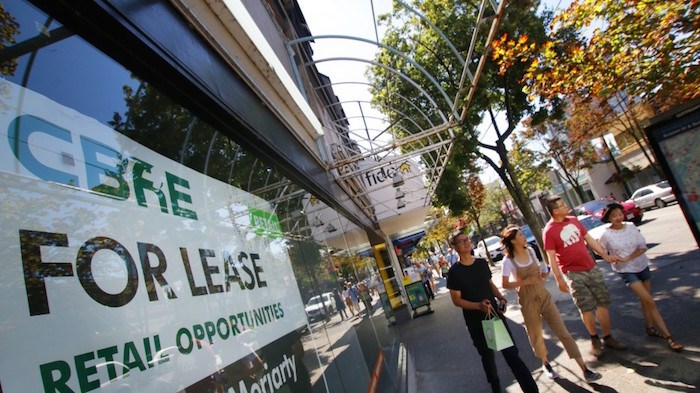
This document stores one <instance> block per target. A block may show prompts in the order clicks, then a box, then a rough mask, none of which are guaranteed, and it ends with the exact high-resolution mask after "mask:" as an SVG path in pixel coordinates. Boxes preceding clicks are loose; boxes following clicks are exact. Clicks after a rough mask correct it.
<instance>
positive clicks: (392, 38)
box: [368, 0, 546, 213]
mask: <svg viewBox="0 0 700 393" xmlns="http://www.w3.org/2000/svg"><path fill="white" fill-rule="evenodd" d="M411 5H412V7H414V8H416V9H417V10H418V11H419V12H421V13H422V14H423V15H424V16H425V17H426V18H427V19H428V20H430V21H431V22H432V23H434V24H435V25H436V26H437V28H438V29H439V30H440V31H441V32H442V33H444V34H445V36H446V37H447V39H448V40H449V41H451V42H452V43H453V44H454V46H455V47H456V49H457V51H458V52H459V54H460V55H461V56H462V57H465V56H466V54H467V53H468V49H469V48H468V45H469V39H467V37H471V36H472V35H473V33H474V29H475V28H477V29H482V30H481V31H480V36H481V37H485V36H487V31H488V28H489V26H490V25H489V24H487V23H483V24H480V25H478V26H477V25H476V24H475V22H476V18H477V12H478V7H477V6H476V4H471V3H467V2H461V1H456V0H430V1H421V2H418V1H414V2H412V4H411ZM537 6H538V2H537V1H527V0H515V1H512V2H509V4H508V7H507V8H506V12H505V15H503V16H502V22H501V24H500V26H501V27H500V30H501V34H507V35H511V36H513V35H518V34H523V33H525V34H528V36H529V37H531V39H534V40H536V41H537V42H540V41H544V40H545V38H546V34H545V28H544V26H545V25H544V21H545V19H544V18H543V17H541V16H538V15H536V14H535V12H534V10H535V9H536V8H537ZM491 12H492V11H491ZM380 20H381V22H382V23H384V24H385V25H386V26H387V32H386V35H385V38H384V40H383V43H384V44H386V45H388V46H390V47H393V48H396V49H397V50H399V51H401V52H402V53H406V54H407V56H409V57H410V58H411V59H413V60H415V61H416V62H417V63H418V64H420V65H421V66H422V67H423V68H425V69H426V70H428V71H429V73H430V74H431V75H432V76H433V77H434V79H435V80H436V81H437V83H438V85H439V86H440V87H442V89H444V91H445V93H446V94H447V96H448V97H456V96H457V95H458V93H460V94H462V96H463V93H464V92H458V91H457V88H458V86H459V79H460V76H461V75H460V74H461V70H462V69H463V66H462V64H461V63H460V61H459V60H458V57H457V56H456V55H455V54H454V53H453V52H452V50H451V49H450V47H449V45H448V44H447V42H446V41H445V40H444V39H442V38H441V37H440V35H439V34H438V32H436V31H435V29H433V28H432V27H430V26H429V25H428V24H426V23H425V22H424V21H422V20H421V19H420V18H418V17H417V16H416V15H415V14H413V13H411V12H408V11H407V10H406V9H405V8H403V7H401V6H399V5H398V4H394V11H393V13H392V14H391V15H383V16H382V17H381V18H380ZM484 49H485V48H484V42H483V41H481V42H477V43H476V47H475V50H474V52H473V58H470V59H466V61H467V63H468V64H470V65H472V66H471V70H472V72H473V71H474V67H475V66H474V65H475V64H476V63H477V62H478V58H479V56H480V54H481V53H482V52H483V51H484ZM375 60H376V61H377V62H379V63H382V64H385V65H387V66H388V67H390V68H393V69H396V70H398V71H400V72H402V73H403V74H405V75H407V76H408V77H410V78H411V79H413V80H415V81H416V83H417V84H418V85H420V86H422V87H423V88H424V89H425V90H426V91H427V92H428V95H429V96H430V97H432V98H434V100H435V103H433V102H431V101H430V100H429V99H428V97H426V96H425V95H424V94H423V93H421V92H420V91H418V90H416V88H415V87H414V86H413V85H412V84H411V83H409V82H407V81H406V80H405V79H403V78H401V77H400V76H399V75H397V74H396V73H393V72H391V71H390V70H388V69H387V68H384V67H381V66H374V67H372V68H371V69H370V70H369V72H368V78H369V80H370V82H371V83H372V84H373V88H372V94H373V100H374V102H376V103H378V104H381V105H380V107H384V108H386V107H389V108H392V107H393V108H402V110H403V111H404V112H408V115H409V116H410V117H412V118H414V119H416V120H417V121H421V122H422V123H421V127H422V128H429V125H430V123H429V122H428V121H427V120H425V121H424V118H425V117H426V116H424V115H427V117H428V118H429V119H431V122H432V123H433V124H441V123H443V122H444V118H441V117H440V116H439V114H440V113H443V114H444V116H446V117H449V116H450V115H454V116H455V117H457V118H458V117H459V116H458V114H454V113H451V111H452V107H451V105H452V102H451V101H450V100H449V99H448V100H445V99H444V98H443V94H442V92H441V91H440V90H439V89H438V87H437V86H435V85H434V84H433V83H432V82H431V81H430V80H429V78H427V77H426V76H425V75H423V74H422V73H421V72H420V70H419V69H418V68H417V67H415V66H414V65H412V64H410V62H409V61H407V60H406V59H405V58H403V57H400V56H397V55H396V54H394V53H392V52H390V51H388V50H381V51H380V52H379V53H378V54H377V56H376V58H375ZM526 69H527V64H522V65H521V64H514V65H513V66H512V67H510V68H509V69H508V70H507V72H503V73H499V69H498V67H497V66H496V65H495V64H488V63H487V65H486V67H485V69H484V72H483V74H482V77H481V79H480V82H479V88H478V89H477V90H476V95H475V98H474V100H473V102H472V105H471V106H470V110H469V111H468V112H467V114H466V119H465V122H464V123H463V125H462V126H461V127H459V128H458V129H456V130H455V131H456V133H457V134H458V135H457V139H456V140H455V144H454V146H453V152H452V155H451V157H450V162H449V163H448V164H447V165H446V168H445V171H444V173H443V176H442V179H441V182H440V184H439V185H438V187H437V189H436V194H435V199H434V201H433V202H434V204H435V205H443V206H448V207H449V208H450V209H451V210H452V211H454V212H457V213H461V212H464V211H467V209H468V208H469V200H470V199H469V198H468V195H467V194H466V189H465V188H464V187H462V186H461V185H462V182H463V177H462V174H463V173H473V172H474V171H475V168H476V167H477V165H476V164H475V162H476V160H477V158H479V157H480V158H485V156H484V155H483V154H481V153H480V152H479V150H478V146H479V141H478V140H477V138H478V135H477V134H476V125H477V124H479V123H480V122H481V117H482V116H481V114H482V113H483V112H484V111H486V110H491V109H493V110H503V111H505V112H506V116H507V119H508V126H507V129H506V130H500V131H498V132H499V141H498V142H497V144H496V146H493V147H491V148H492V149H497V148H498V149H500V151H499V152H498V153H499V156H500V158H501V161H507V160H508V157H507V154H506V153H507V152H506V150H505V148H504V147H503V145H504V144H503V142H504V141H505V140H506V139H507V138H508V137H509V136H510V134H511V133H512V132H513V130H514V129H515V127H516V125H517V124H518V122H519V121H520V120H521V119H522V117H523V115H524V114H526V113H530V112H532V111H533V107H532V106H531V103H530V102H529V101H528V100H527V99H526V98H527V97H526V95H525V93H524V92H523V91H522V89H521V88H520V87H519V85H518V83H519V81H520V79H521V78H522V75H523V73H524V72H526ZM399 94H400V95H402V96H404V97H410V99H411V100H412V102H413V103H414V104H415V106H416V108H420V109H421V110H423V112H421V111H418V110H416V109H415V108H411V107H408V108H407V107H406V105H405V103H403V102H402V101H401V99H400V97H399V96H398V95H399ZM387 115H388V116H389V118H390V119H391V120H392V121H396V120H398V119H396V118H395V117H396V116H397V115H396V114H393V113H391V112H388V113H387ZM392 132H393V133H394V135H397V136H403V134H402V132H400V131H397V130H392ZM426 162H429V161H428V160H426ZM487 162H489V164H491V165H492V166H497V164H495V163H494V162H493V161H487ZM497 171H499V175H501V177H502V179H503V180H504V182H507V184H508V185H509V187H508V188H509V190H516V189H517V186H515V185H511V184H512V180H511V176H512V174H511V175H509V174H508V169H507V167H506V168H497ZM516 182H517V180H516ZM523 199H524V198H516V203H520V202H521V201H522V200H523Z"/></svg>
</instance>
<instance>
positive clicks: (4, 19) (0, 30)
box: [0, 3, 19, 75]
mask: <svg viewBox="0 0 700 393" xmlns="http://www.w3.org/2000/svg"><path fill="white" fill-rule="evenodd" d="M17 34H19V23H17V20H16V19H15V18H14V17H13V16H12V15H10V13H9V12H7V10H5V5H4V4H2V3H0V50H2V49H5V48H7V47H8V46H11V45H12V44H14V43H16V42H17V41H16V40H15V36H16V35H17ZM16 68H17V59H10V60H5V61H3V62H2V63H0V74H2V75H14V73H15V69H16Z"/></svg>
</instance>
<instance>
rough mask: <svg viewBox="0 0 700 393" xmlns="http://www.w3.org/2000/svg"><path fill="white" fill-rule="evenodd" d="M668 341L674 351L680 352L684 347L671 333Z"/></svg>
mask: <svg viewBox="0 0 700 393" xmlns="http://www.w3.org/2000/svg"><path fill="white" fill-rule="evenodd" d="M666 343H668V347H669V348H671V350H672V351H673V352H680V351H681V350H682V349H683V346H682V345H681V344H679V343H678V342H676V340H674V339H673V337H671V335H670V334H669V335H668V336H666Z"/></svg>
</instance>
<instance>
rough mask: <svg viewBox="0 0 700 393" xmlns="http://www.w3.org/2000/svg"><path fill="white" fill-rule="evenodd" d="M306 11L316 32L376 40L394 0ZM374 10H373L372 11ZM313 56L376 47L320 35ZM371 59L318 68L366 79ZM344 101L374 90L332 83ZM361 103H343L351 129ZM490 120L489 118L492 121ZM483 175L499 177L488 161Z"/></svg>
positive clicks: (311, 3) (334, 75) (322, 2)
mask: <svg viewBox="0 0 700 393" xmlns="http://www.w3.org/2000/svg"><path fill="white" fill-rule="evenodd" d="M571 1H572V0H545V1H543V3H542V6H544V7H547V8H550V9H563V8H565V7H568V5H569V4H570V3H571ZM298 3H299V6H300V7H301V10H302V12H303V14H304V18H305V19H306V22H307V25H308V26H309V29H310V31H311V34H312V35H314V36H322V35H345V36H354V37H361V38H365V39H368V40H372V41H375V40H376V37H377V35H378V36H379V37H380V39H381V37H382V34H383V30H382V29H381V26H376V25H375V23H374V20H376V17H378V16H379V15H381V14H384V13H388V12H391V3H392V2H391V0H298ZM373 12H374V14H373ZM312 49H313V51H314V59H315V60H316V61H318V60H321V59H332V58H339V57H343V58H358V59H373V57H374V53H375V52H376V51H377V47H376V46H374V45H372V44H368V43H364V42H359V41H355V40H350V39H341V38H318V39H316V40H315V42H314V43H312ZM368 66H370V64H369V63H366V62H360V61H347V60H343V61H341V60H333V61H330V60H329V61H321V62H318V63H317V64H316V67H317V68H318V70H319V71H320V72H321V73H323V74H325V75H327V76H328V77H330V79H331V81H333V83H338V82H348V81H366V80H367V79H366V78H365V76H364V73H365V70H366V68H367V67H368ZM333 89H334V91H335V93H336V95H337V96H338V98H339V100H340V101H341V102H344V101H358V100H359V101H370V100H371V94H370V93H369V91H368V90H367V89H368V87H367V86H366V85H357V84H340V85H335V86H334V87H333ZM359 106H360V105H358V104H357V103H353V104H349V103H348V104H344V105H343V108H344V110H345V113H346V115H347V116H348V117H349V118H350V129H351V130H353V129H360V128H364V124H363V123H362V120H361V119H360V117H359V116H360V108H359ZM362 111H363V113H364V115H365V116H368V117H369V118H368V119H367V120H366V121H367V122H368V128H370V129H375V130H382V129H384V128H386V126H387V125H388V123H386V122H385V121H383V120H376V119H373V118H371V117H382V115H381V114H380V113H378V112H377V111H374V110H372V109H370V108H369V104H362ZM489 123H490V122H489ZM478 129H479V131H480V135H481V137H480V140H481V141H482V142H485V143H490V142H493V141H494V140H495V138H496V135H495V132H494V129H493V127H491V126H490V124H481V125H479V126H478ZM494 157H495V159H496V161H498V158H497V156H495V155H494ZM483 167H484V168H485V170H484V172H483V173H482V175H481V179H482V181H483V182H486V183H489V182H491V181H494V180H496V179H497V178H498V175H497V174H496V172H495V171H493V170H492V169H490V167H488V165H487V164H486V163H483Z"/></svg>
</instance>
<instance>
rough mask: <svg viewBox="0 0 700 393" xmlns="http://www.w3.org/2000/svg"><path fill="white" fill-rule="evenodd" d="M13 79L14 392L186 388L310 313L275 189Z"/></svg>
mask: <svg viewBox="0 0 700 393" xmlns="http://www.w3.org/2000/svg"><path fill="white" fill-rule="evenodd" d="M2 84H3V86H2V88H3V92H4V94H3V96H2V98H0V100H1V101H2V105H1V106H0V214H1V217H2V231H1V232H0V266H2V274H1V275H0V347H1V348H2V355H0V384H1V386H2V391H3V392H6V393H8V392H39V391H47V392H54V391H56V392H88V391H94V390H98V391H124V389H125V388H129V389H130V391H148V392H158V391H164V392H165V391H168V392H170V391H178V390H182V389H185V388H187V387H188V386H190V385H191V384H193V383H195V382H196V381H201V380H202V379H203V378H207V377H208V376H211V375H216V373H217V372H218V371H220V370H223V369H225V368H227V367H230V366H231V365H234V364H241V365H242V366H241V367H244V365H245V364H247V363H248V361H247V360H246V359H249V358H251V356H255V354H256V351H257V350H259V349H260V348H263V347H265V346H269V345H270V344H274V342H275V341H276V340H278V339H280V338H281V337H283V336H287V333H289V332H290V331H294V330H295V329H296V328H298V327H300V326H302V325H303V324H305V323H306V321H305V317H304V311H303V305H302V303H301V297H300V295H299V292H298V287H297V285H296V281H295V278H294V275H293V272H292V268H291V263H290V260H289V257H288V253H287V248H286V243H285V241H284V239H282V238H281V237H280V230H279V221H278V220H277V217H276V216H275V215H274V214H273V213H272V212H270V211H269V210H270V209H269V206H268V204H267V203H266V202H265V201H264V200H261V199H259V198H257V197H255V196H253V195H251V194H248V193H246V192H244V191H242V190H240V189H237V188H235V187H231V186H230V185H227V184H224V183H222V182H220V181H217V180H214V179H212V178H209V177H207V176H204V175H202V174H200V173H198V172H196V171H193V170H191V169H189V168H187V167H184V166H182V165H179V164H178V163H176V162H173V161H172V160H169V159H167V158H165V157H163V156H161V155H159V154H157V153H155V152H154V151H152V150H149V149H147V148H145V147H144V146H142V145H140V144H138V143H135V142H134V141H132V140H130V139H129V138H126V137H124V136H123V135H121V134H119V133H116V132H114V130H112V129H110V128H109V127H106V126H104V125H102V124H100V123H98V122H97V121H95V120H93V119H90V118H88V117H86V116H83V115H81V114H80V113H77V112H75V111H73V110H71V109H70V108H66V107H64V106H61V105H59V104H58V103H56V102H53V101H51V100H49V99H48V98H46V97H44V96H42V95H39V94H37V93H34V92H32V91H30V90H27V89H23V88H21V87H19V86H17V85H14V84H12V83H10V82H6V81H4V82H2ZM280 359H283V361H281V362H280V364H269V365H266V366H267V367H268V368H270V369H271V370H272V369H275V370H280V371H279V372H278V375H279V376H280V377H279V378H277V379H276V380H273V378H272V377H270V380H269V386H276V387H277V388H280V387H281V386H282V385H283V383H286V381H287V379H286V376H287V375H289V378H292V376H293V374H292V372H291V369H290V370H288V368H289V367H291V366H290V365H291V364H293V362H294V361H297V359H292V357H291V355H290V356H287V355H286V354H285V355H284V356H282V357H280ZM298 360H299V361H300V359H298ZM270 375H272V373H271V374H270ZM281 376H285V378H284V379H283V378H282V377H281ZM273 382H274V383H273ZM229 383H230V385H231V386H233V387H234V388H233V390H235V391H239V390H247V389H249V386H248V385H246V383H245V382H241V381H229Z"/></svg>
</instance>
